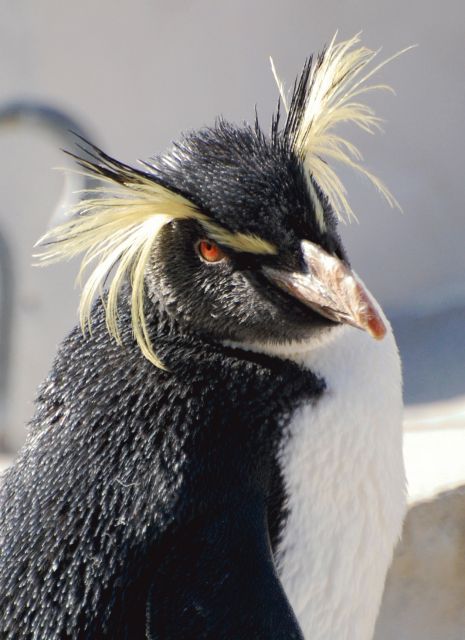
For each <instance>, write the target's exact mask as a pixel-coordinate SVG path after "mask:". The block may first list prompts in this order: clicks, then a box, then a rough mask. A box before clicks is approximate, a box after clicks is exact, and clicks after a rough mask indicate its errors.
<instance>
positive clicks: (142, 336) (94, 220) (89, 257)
mask: <svg viewBox="0 0 465 640" xmlns="http://www.w3.org/2000/svg"><path fill="white" fill-rule="evenodd" d="M93 150H94V154H95V162H92V161H90V160H84V159H82V158H76V159H77V161H78V164H79V165H80V166H81V168H82V169H83V170H84V171H85V172H86V173H89V174H91V175H92V176H93V177H94V178H95V177H97V178H99V179H100V180H101V181H102V183H103V186H102V187H101V188H97V189H93V190H91V191H90V192H89V191H88V192H87V195H88V196H89V197H86V198H85V199H84V200H83V202H82V203H81V204H80V205H78V206H77V207H76V211H75V214H76V215H74V216H73V217H72V218H71V219H70V220H69V222H66V223H65V224H63V225H60V226H58V227H56V228H54V229H52V230H51V231H50V232H48V233H46V234H45V235H44V236H43V237H42V238H40V240H39V241H38V243H37V244H38V245H39V244H40V245H42V246H43V250H42V251H41V253H40V254H38V255H37V256H36V257H37V258H38V259H39V264H49V263H52V262H59V261H61V260H64V259H65V260H66V259H70V258H73V257H75V256H78V255H80V254H84V257H83V259H82V262H81V268H80V270H79V274H78V280H81V279H82V276H83V275H84V273H85V272H86V271H87V270H88V269H89V268H92V270H91V272H90V275H89V276H88V278H87V280H86V282H85V285H84V287H83V290H82V293H81V298H80V305H79V316H80V322H81V327H82V329H83V331H84V330H86V329H89V330H90V326H91V322H90V316H91V309H92V303H93V301H94V299H95V297H96V295H102V293H103V287H104V284H105V282H106V281H107V279H108V277H109V275H110V273H111V272H112V271H113V269H115V270H114V274H113V277H112V278H111V283H110V285H109V287H108V295H107V298H106V303H105V304H106V319H107V327H108V331H109V333H110V334H111V335H112V336H113V337H114V338H115V339H116V340H117V341H118V342H119V343H120V342H121V338H120V332H119V329H118V295H119V292H120V290H121V287H122V285H123V284H124V282H125V281H126V279H127V278H129V281H130V283H131V290H132V293H131V296H132V299H131V315H132V327H133V331H134V336H135V338H136V340H137V342H138V343H139V346H140V348H141V351H142V353H143V354H144V356H145V357H146V358H147V359H148V360H150V361H151V362H153V364H155V365H156V366H158V367H161V368H163V365H162V363H161V362H160V360H159V359H158V358H157V356H156V354H155V352H154V350H153V347H152V344H151V342H150V337H149V332H148V328H147V323H146V320H145V316H144V292H145V287H144V276H145V272H146V268H147V264H148V262H149V259H150V256H151V252H152V249H153V245H154V243H155V240H156V238H157V236H158V234H159V232H160V230H161V229H162V227H163V226H164V225H166V224H168V223H169V222H171V221H172V220H183V219H184V220H186V219H193V220H197V221H198V222H199V223H200V225H201V226H202V227H203V228H204V229H205V232H206V234H208V237H210V238H212V239H213V240H215V241H216V242H218V243H219V244H222V245H223V246H226V247H230V248H232V249H234V250H236V251H241V252H246V253H247V252H250V253H255V254H274V253H277V249H276V247H275V246H274V245H272V244H271V243H270V242H267V241H266V240H263V239H262V238H259V237H257V236H255V235H248V234H245V233H240V232H231V231H229V230H228V229H226V228H224V227H223V226H221V225H219V224H217V223H216V222H214V221H213V220H212V219H211V218H210V217H209V216H207V215H206V214H205V213H203V212H201V211H200V210H199V209H198V208H197V207H196V206H195V205H194V204H193V203H192V202H190V201H189V200H188V199H187V198H185V197H184V196H182V195H180V194H178V193H175V192H174V191H172V190H171V189H168V188H167V187H165V186H163V185H162V184H160V183H159V182H158V181H156V179H155V177H154V176H153V175H152V174H151V173H150V165H148V164H146V165H145V168H146V169H147V170H146V171H140V170H137V169H134V168H133V167H129V166H128V165H125V164H123V163H122V162H119V161H117V160H115V159H113V158H111V157H110V156H108V155H107V154H105V153H104V152H103V151H101V150H100V149H98V148H97V147H95V146H93Z"/></svg>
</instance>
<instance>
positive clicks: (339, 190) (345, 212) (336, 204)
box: [272, 34, 411, 224]
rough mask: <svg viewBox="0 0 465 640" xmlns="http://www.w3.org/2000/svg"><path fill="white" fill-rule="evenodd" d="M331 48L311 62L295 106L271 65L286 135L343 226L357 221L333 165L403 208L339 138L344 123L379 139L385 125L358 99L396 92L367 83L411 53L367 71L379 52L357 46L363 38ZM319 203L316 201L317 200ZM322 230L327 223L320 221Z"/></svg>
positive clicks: (296, 90) (294, 96) (352, 147)
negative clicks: (349, 170)
mask: <svg viewBox="0 0 465 640" xmlns="http://www.w3.org/2000/svg"><path fill="white" fill-rule="evenodd" d="M336 35H337V34H335V35H334V37H333V39H332V41H331V43H330V44H329V46H328V47H326V49H324V50H323V52H322V53H321V54H320V55H319V56H318V57H317V58H316V59H314V58H312V57H310V58H309V59H308V60H307V62H306V64H305V66H304V69H303V71H302V74H301V76H300V78H299V80H298V81H297V82H296V84H295V86H294V91H293V94H292V98H291V102H290V105H289V106H288V100H287V98H286V95H285V91H284V88H283V84H282V82H281V81H280V80H279V77H278V75H277V72H276V69H275V66H274V64H273V62H272V71H273V75H274V77H275V80H276V83H277V85H278V90H279V93H280V96H281V99H282V101H283V103H284V106H285V108H286V110H287V112H288V114H287V120H286V125H285V129H284V135H285V136H286V137H287V138H288V139H289V142H290V144H291V145H292V147H293V149H294V151H295V153H296V154H297V155H298V156H299V157H300V158H301V160H302V162H303V164H304V166H305V168H306V170H307V172H308V174H309V176H312V178H313V179H314V180H315V181H316V182H317V184H318V185H319V186H320V187H321V189H322V191H323V193H324V194H325V195H326V197H327V198H328V201H329V204H330V205H331V208H332V210H333V212H334V213H335V214H336V216H337V217H338V218H339V219H340V220H346V219H348V220H350V219H356V216H355V214H354V212H353V210H352V207H351V206H350V204H349V201H348V199H347V193H346V189H345V187H344V185H343V183H342V182H341V180H340V178H339V176H338V175H337V173H336V171H335V170H334V168H333V167H332V165H331V163H333V162H336V163H337V162H340V163H342V164H344V165H346V166H349V167H351V168H352V169H354V170H356V171H358V172H359V173H361V174H363V175H364V176H365V177H367V178H368V179H369V180H370V181H371V182H372V183H373V184H374V185H375V186H376V188H377V189H378V190H379V192H380V193H381V194H382V195H383V196H384V198H385V199H386V200H387V202H388V203H389V204H390V205H391V206H399V205H398V203H397V201H396V199H395V198H394V196H393V195H392V194H391V193H390V191H389V190H388V189H387V187H386V186H385V185H384V184H383V183H382V181H381V180H380V179H379V178H377V177H376V176H375V175H374V174H373V173H371V172H370V171H369V170H368V169H367V168H366V167H365V166H364V165H363V162H362V155H361V153H360V151H359V150H358V148H357V147H356V146H355V145H353V144H352V143H351V142H349V141H348V140H346V139H345V138H343V137H341V136H340V135H338V134H337V133H335V131H334V130H335V128H336V127H337V126H338V125H339V124H341V123H352V124H355V125H357V126H358V127H360V128H361V129H363V130H364V131H367V132H368V133H374V132H375V131H376V130H379V129H380V124H381V122H382V121H381V119H380V118H379V117H378V116H376V114H375V113H374V111H373V109H372V108H371V107H369V106H368V105H366V104H364V103H363V102H360V101H359V97H360V96H362V95H364V94H366V93H368V92H370V91H374V90H388V91H392V89H391V88H390V87H389V86H388V85H386V84H370V83H369V82H368V81H369V80H370V78H372V76H373V75H374V74H375V73H376V72H377V71H379V70H380V69H381V68H382V67H383V66H384V65H386V64H387V63H388V62H390V61H391V60H393V59H394V58H396V57H397V56H399V55H401V54H402V53H404V52H405V51H407V50H408V49H410V48H411V47H408V48H406V49H403V50H402V51H399V52H398V53H396V54H394V55H393V56H391V57H390V58H388V59H387V60H384V61H383V62H381V63H380V64H378V65H376V66H375V67H373V68H372V69H371V70H369V69H368V67H369V65H370V63H371V62H373V60H374V59H375V57H376V56H377V55H378V53H379V51H372V50H371V49H368V48H367V47H363V46H360V47H359V46H357V45H358V43H359V42H360V34H357V35H355V36H354V37H353V38H350V39H349V40H346V41H343V42H340V43H336V42H335V40H336ZM313 199H314V198H313ZM320 222H321V223H322V224H323V223H324V222H323V219H322V218H321V219H320Z"/></svg>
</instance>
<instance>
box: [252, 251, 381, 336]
mask: <svg viewBox="0 0 465 640" xmlns="http://www.w3.org/2000/svg"><path fill="white" fill-rule="evenodd" d="M302 252H303V255H304V259H305V263H306V272H305V273H301V272H286V271H280V270H277V269H272V268H268V267H267V268H266V269H265V271H266V274H267V276H268V277H269V278H270V280H272V281H273V282H274V283H275V284H276V285H277V286H278V287H280V288H281V289H283V290H284V291H286V292H287V293H289V294H290V295H292V296H293V297H295V298H297V300H299V301H300V302H302V303H303V304H305V305H306V306H308V307H310V308H311V309H313V310H314V311H316V312H317V313H319V314H320V315H322V316H324V317H325V318H329V319H330V320H333V321H334V322H340V323H344V324H350V325H352V326H354V327H357V328H358V329H362V330H364V331H367V332H368V333H369V334H370V335H371V336H372V337H373V338H375V339H376V340H382V339H383V338H384V336H385V335H386V325H385V324H384V322H383V320H382V318H381V316H380V314H379V312H378V310H377V308H376V305H375V303H374V301H373V299H372V297H371V295H370V294H369V292H368V290H367V289H366V288H365V286H364V285H363V284H362V282H361V281H360V280H359V279H358V277H357V276H356V274H355V273H354V272H353V271H351V270H350V269H349V267H347V265H345V264H344V263H343V262H342V261H341V260H339V258H336V257H335V256H332V255H330V254H329V253H327V252H326V251H325V250H324V249H322V248H321V247H319V246H318V245H316V244H314V243H313V242H309V241H308V240H303V241H302Z"/></svg>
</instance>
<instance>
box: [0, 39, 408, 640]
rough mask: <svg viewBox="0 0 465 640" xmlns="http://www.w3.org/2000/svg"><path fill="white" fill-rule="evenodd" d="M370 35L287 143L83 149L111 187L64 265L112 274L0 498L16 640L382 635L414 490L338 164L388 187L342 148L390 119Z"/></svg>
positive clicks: (89, 292)
mask: <svg viewBox="0 0 465 640" xmlns="http://www.w3.org/2000/svg"><path fill="white" fill-rule="evenodd" d="M357 42H358V38H357V37H356V38H354V39H352V40H350V41H348V42H345V43H340V44H338V45H336V44H335V43H334V40H333V42H332V43H331V44H330V46H329V47H328V49H327V50H326V51H325V52H324V53H323V54H321V56H320V57H319V58H318V60H317V62H316V63H315V64H313V63H312V61H311V60H310V61H309V62H308V63H307V64H306V65H305V67H304V71H303V73H302V76H301V78H300V79H299V81H298V82H297V83H296V87H295V90H294V93H293V96H292V101H291V103H290V106H289V108H288V109H289V112H288V115H287V118H286V121H285V124H284V127H283V128H281V126H280V119H279V111H278V113H277V115H276V116H275V117H274V118H273V121H272V129H271V135H270V136H269V137H268V136H266V135H265V134H264V133H263V132H262V130H261V128H260V126H259V124H258V122H256V123H255V126H248V125H245V126H243V127H236V126H234V125H230V124H228V123H225V122H224V121H221V120H220V121H218V122H217V124H216V125H215V126H214V127H212V128H209V129H205V130H202V131H200V132H196V133H193V134H189V135H187V136H185V137H184V138H183V139H182V141H181V142H180V143H178V144H175V145H174V147H173V149H172V150H171V151H169V152H168V153H167V154H165V155H164V156H161V157H158V158H154V159H152V160H151V161H150V162H145V163H142V169H135V168H133V167H130V166H128V165H126V164H124V163H122V162H119V161H117V160H115V159H114V158H112V157H110V156H108V155H107V154H106V153H104V152H103V151H101V150H100V149H98V148H96V147H92V146H91V147H90V151H89V147H86V157H85V158H78V162H79V164H80V165H81V167H82V168H83V169H84V171H85V173H86V174H89V175H90V176H92V178H94V179H97V180H99V181H100V182H101V183H102V185H103V186H102V188H101V189H98V190H97V191H96V192H94V193H89V194H87V197H86V198H85V199H84V201H83V203H82V207H81V209H80V210H79V212H78V213H77V214H76V215H75V216H74V217H72V218H71V219H70V220H69V221H68V222H66V223H65V224H64V225H62V226H60V227H58V228H57V229H56V230H54V231H52V232H50V233H49V234H47V235H46V237H45V238H44V239H43V240H44V243H45V248H44V250H43V254H42V259H45V260H46V261H55V260H61V259H66V258H69V257H73V256H76V255H78V254H81V253H84V259H83V269H84V270H86V269H87V268H90V266H91V265H92V269H93V270H92V271H91V273H90V275H89V277H88V279H87V282H86V284H85V286H84V289H83V293H82V298H81V313H80V316H81V324H82V328H83V329H84V334H81V333H80V332H79V330H78V329H75V330H74V331H73V332H72V333H71V335H70V336H69V338H67V339H66V340H65V341H64V343H63V345H62V347H61V348H60V351H59V354H58V356H57V359H56V361H55V364H54V366H53V369H52V372H51V374H50V376H49V377H48V379H47V380H46V382H45V383H44V385H43V386H42V387H41V390H40V392H39V397H38V400H37V411H36V415H35V417H34V419H33V421H32V425H31V430H30V434H29V437H28V441H27V443H26V445H25V447H24V449H23V451H22V452H21V453H20V455H19V458H18V460H17V462H16V464H15V465H14V467H13V468H12V469H10V470H9V471H8V472H7V473H6V475H5V477H4V479H3V482H2V485H1V489H0V611H1V613H2V615H1V616H0V637H2V638H5V640H13V639H14V640H17V639H19V638H24V639H26V638H27V639H29V638H32V639H34V640H36V639H37V640H43V638H47V640H58V639H62V638H70V639H73V640H90V639H95V638H103V639H105V638H112V639H115V640H120V639H121V640H123V639H124V640H129V639H131V640H137V639H138V638H141V639H142V638H147V639H149V640H161V639H163V640H171V639H172V640H189V639H191V638H195V639H196V640H202V639H203V640H221V639H223V638H224V639H225V640H226V639H228V640H229V639H230V638H237V639H241V638H244V639H247V640H250V639H251V638H254V639H255V638H256V639H257V640H259V639H263V640H265V639H266V640H269V639H271V638H272V639H273V640H281V639H283V640H284V639H285V638H286V639H291V640H292V639H296V640H297V639H298V640H301V639H302V638H303V637H306V638H315V639H318V640H336V639H337V640H344V639H345V638H347V639H349V638H357V640H369V638H370V634H371V631H372V629H373V626H374V621H375V617H376V612H377V607H378V604H379V601H380V598H381V593H382V587H383V580H384V574H385V572H386V570H387V567H388V564H389V561H390V557H391V554H392V550H393V547H394V545H395V543H396V541H397V537H398V535H399V532H400V526H401V521H402V516H403V505H404V496H403V493H404V489H403V487H404V475H403V466H402V454H401V442H400V429H401V426H400V425H401V415H400V412H401V376H400V367H399V358H398V354H397V350H396V347H395V342H394V339H393V337H392V332H391V331H390V328H389V326H388V323H387V320H386V319H385V318H384V315H383V313H382V311H381V310H380V308H379V305H377V303H376V302H375V301H374V300H373V298H372V297H371V294H370V293H369V292H368V290H367V289H366V287H365V285H364V284H363V283H362V281H361V280H360V279H359V278H358V276H357V275H356V274H355V272H354V271H353V270H352V269H351V266H350V263H349V260H348V257H347V255H346V252H345V250H344V247H343V245H342V242H341V239H340V237H339V234H338V230H337V223H338V220H339V219H340V218H341V217H343V214H344V212H345V213H349V212H350V208H349V205H348V202H347V199H346V197H345V191H344V189H343V187H342V184H341V183H340V180H339V179H338V177H337V176H336V174H335V173H334V171H333V170H332V168H331V167H330V166H329V165H328V164H327V163H326V162H325V161H324V160H323V156H324V152H325V149H326V152H327V155H328V156H329V157H330V158H333V159H334V158H336V159H338V160H340V161H342V162H346V164H349V165H350V166H352V167H355V168H358V169H359V170H360V171H361V172H362V173H364V174H365V175H367V176H368V177H369V178H370V179H371V180H372V181H373V182H375V184H376V185H377V186H378V188H380V189H381V191H382V192H383V193H384V194H385V195H386V197H388V198H390V196H389V195H388V192H387V191H386V189H385V188H384V187H383V186H382V184H381V183H380V182H379V181H378V180H377V179H375V178H374V176H372V175H371V174H370V173H369V172H368V171H366V169H364V168H363V167H361V165H359V164H358V162H357V158H359V156H358V155H357V154H356V150H355V148H354V147H353V145H352V146H351V145H350V143H347V142H345V141H344V140H343V139H342V138H340V137H338V136H335V135H333V134H332V133H331V132H332V127H333V126H334V125H335V124H337V123H338V122H340V121H341V120H345V121H347V120H352V121H353V122H355V123H356V124H358V125H360V126H363V127H364V128H366V129H368V130H371V129H372V128H373V126H374V125H375V124H376V122H377V120H376V118H375V116H374V115H373V114H372V112H371V110H369V109H367V108H365V107H364V105H360V104H358V103H357V102H354V101H353V98H354V97H355V96H357V95H359V93H360V92H363V91H362V89H360V85H361V83H362V82H363V78H362V79H358V80H356V78H358V77H359V74H360V72H361V70H362V69H364V67H365V66H366V64H368V63H369V62H370V61H371V60H372V59H373V57H374V55H375V54H374V53H373V52H370V51H369V50H368V49H366V48H364V47H360V48H358V49H355V50H352V48H353V47H355V46H356V44H357ZM365 77H366V78H368V77H370V74H369V73H368V74H366V76H365ZM350 82H352V84H351V85H350ZM348 83H349V84H348ZM283 99H284V97H283ZM348 153H350V154H352V155H353V156H354V158H355V159H354V158H352V157H349V155H347V154H348ZM89 154H90V155H89ZM89 158H90V159H89ZM106 285H107V291H106V293H104V294H102V290H103V288H104V287H105V286H106ZM95 297H101V298H102V299H101V300H97V301H96V302H95V301H94V299H95ZM373 338H375V339H376V340H373ZM380 341H381V342H380Z"/></svg>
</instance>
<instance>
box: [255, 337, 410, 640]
mask: <svg viewBox="0 0 465 640" xmlns="http://www.w3.org/2000/svg"><path fill="white" fill-rule="evenodd" d="M254 348H258V349H260V350H264V351H266V352H268V353H272V354H273V355H280V356H281V357H285V358H288V359H291V360H294V361H295V362H297V363H299V364H300V365H301V366H303V367H304V368H306V369H310V370H311V371H312V372H313V373H314V374H316V375H317V376H320V377H321V378H323V379H324V381H325V383H326V391H325V393H324V394H323V395H322V397H321V398H320V399H319V400H318V401H317V402H314V403H312V404H308V405H306V406H304V407H302V408H300V409H297V410H296V412H295V414H294V416H293V418H292V420H291V422H290V424H289V428H288V437H287V438H285V439H284V441H283V446H282V449H281V455H280V465H281V471H282V474H283V478H284V484H285V493H286V506H287V513H288V517H287V520H286V522H285V523H284V525H283V528H282V531H281V536H280V543H279V545H278V547H277V549H276V560H277V565H278V570H279V573H280V577H281V580H282V584H283V587H284V589H285V591H286V594H287V596H288V598H289V600H290V603H291V605H292V607H293V609H294V611H295V614H296V616H297V618H298V620H299V623H300V625H301V627H302V630H303V632H304V635H305V637H307V638H312V640H334V638H337V639H338V640H353V638H357V640H371V638H372V635H373V630H374V625H375V622H376V617H377V612H378V609H379V605H380V601H381V597H382V592H383V587H384V580H385V576H386V572H387V569H388V567H389V564H390V562H391V559H392V553H393V548H394V546H395V544H396V542H397V540H398V538H399V536H400V532H401V526H402V520H403V515H404V508H405V475H404V468H403V459H402V426H401V425H402V392H401V386H402V382H401V370H400V361H399V356H398V352H397V347H396V344H395V341H394V337H393V335H392V331H391V330H390V329H389V331H388V335H387V336H386V338H385V339H384V340H383V341H382V342H376V341H374V340H373V339H372V338H370V337H369V336H368V335H367V334H365V333H363V332H361V331H359V330H357V329H353V328H352V327H337V328H335V329H334V330H333V331H332V332H330V334H327V333H326V334H325V335H324V336H322V337H321V338H317V339H316V340H314V341H312V342H311V343H307V344H300V345H298V344H291V345H288V346H287V347H285V346H284V347H283V346H273V347H269V346H267V347H264V346H260V347H256V346H255V347H254Z"/></svg>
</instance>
